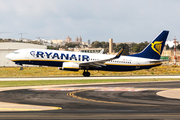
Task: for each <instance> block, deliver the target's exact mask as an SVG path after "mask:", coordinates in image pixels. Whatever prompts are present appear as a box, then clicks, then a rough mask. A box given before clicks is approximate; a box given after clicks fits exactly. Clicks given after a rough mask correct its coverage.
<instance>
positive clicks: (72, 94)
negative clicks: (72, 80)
mask: <svg viewBox="0 0 180 120" xmlns="http://www.w3.org/2000/svg"><path fill="white" fill-rule="evenodd" d="M89 90H93V89H89ZM83 91H88V89H86V90H79V91H73V92H69V93H67V96H70V97H72V98H76V99H80V100H85V101H91V102H100V103H110V104H123V105H139V106H160V105H147V104H138V103H137V104H133V103H124V102H109V101H103V100H94V99H88V98H83V97H79V96H76V95H75V94H76V93H79V92H83Z"/></svg>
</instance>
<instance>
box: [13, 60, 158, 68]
mask: <svg viewBox="0 0 180 120" xmlns="http://www.w3.org/2000/svg"><path fill="white" fill-rule="evenodd" d="M14 62H15V63H16V64H20V65H22V64H31V65H42V66H54V67H62V64H63V62H73V61H48V60H44V61H40V60H15V61H14ZM159 65H161V63H159V64H147V65H139V66H137V65H129V64H127V65H126V64H121V65H120V64H117V65H116V64H112V65H111V64H107V65H106V66H102V67H99V68H91V67H90V68H89V70H104V71H133V70H140V69H149V68H151V67H155V66H159Z"/></svg>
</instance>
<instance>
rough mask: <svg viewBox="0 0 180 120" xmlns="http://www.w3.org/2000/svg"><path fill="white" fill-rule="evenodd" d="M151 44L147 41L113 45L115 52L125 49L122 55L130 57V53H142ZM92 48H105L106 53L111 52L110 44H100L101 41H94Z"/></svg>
mask: <svg viewBox="0 0 180 120" xmlns="http://www.w3.org/2000/svg"><path fill="white" fill-rule="evenodd" d="M148 44H149V43H148V42H147V41H145V42H141V43H130V44H126V43H120V44H115V43H113V50H114V52H119V50H120V49H121V48H122V47H124V51H123V53H122V55H129V54H130V53H137V52H140V51H142V50H143V49H144V48H145V47H146V46H147V45H148ZM91 47H92V48H104V53H108V52H109V42H104V41H102V42H99V41H94V42H92V44H91Z"/></svg>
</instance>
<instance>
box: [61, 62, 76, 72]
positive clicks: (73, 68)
mask: <svg viewBox="0 0 180 120" xmlns="http://www.w3.org/2000/svg"><path fill="white" fill-rule="evenodd" d="M62 70H68V71H79V64H77V63H74V62H64V63H63V65H62Z"/></svg>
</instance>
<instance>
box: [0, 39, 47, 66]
mask: <svg viewBox="0 0 180 120" xmlns="http://www.w3.org/2000/svg"><path fill="white" fill-rule="evenodd" d="M24 48H38V49H46V46H43V45H36V44H30V43H16V42H2V43H0V67H12V66H18V65H16V64H15V63H14V62H12V61H10V60H8V59H7V58H5V56H6V55H7V54H9V53H12V52H13V51H15V50H18V49H24ZM26 66H27V65H26Z"/></svg>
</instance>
